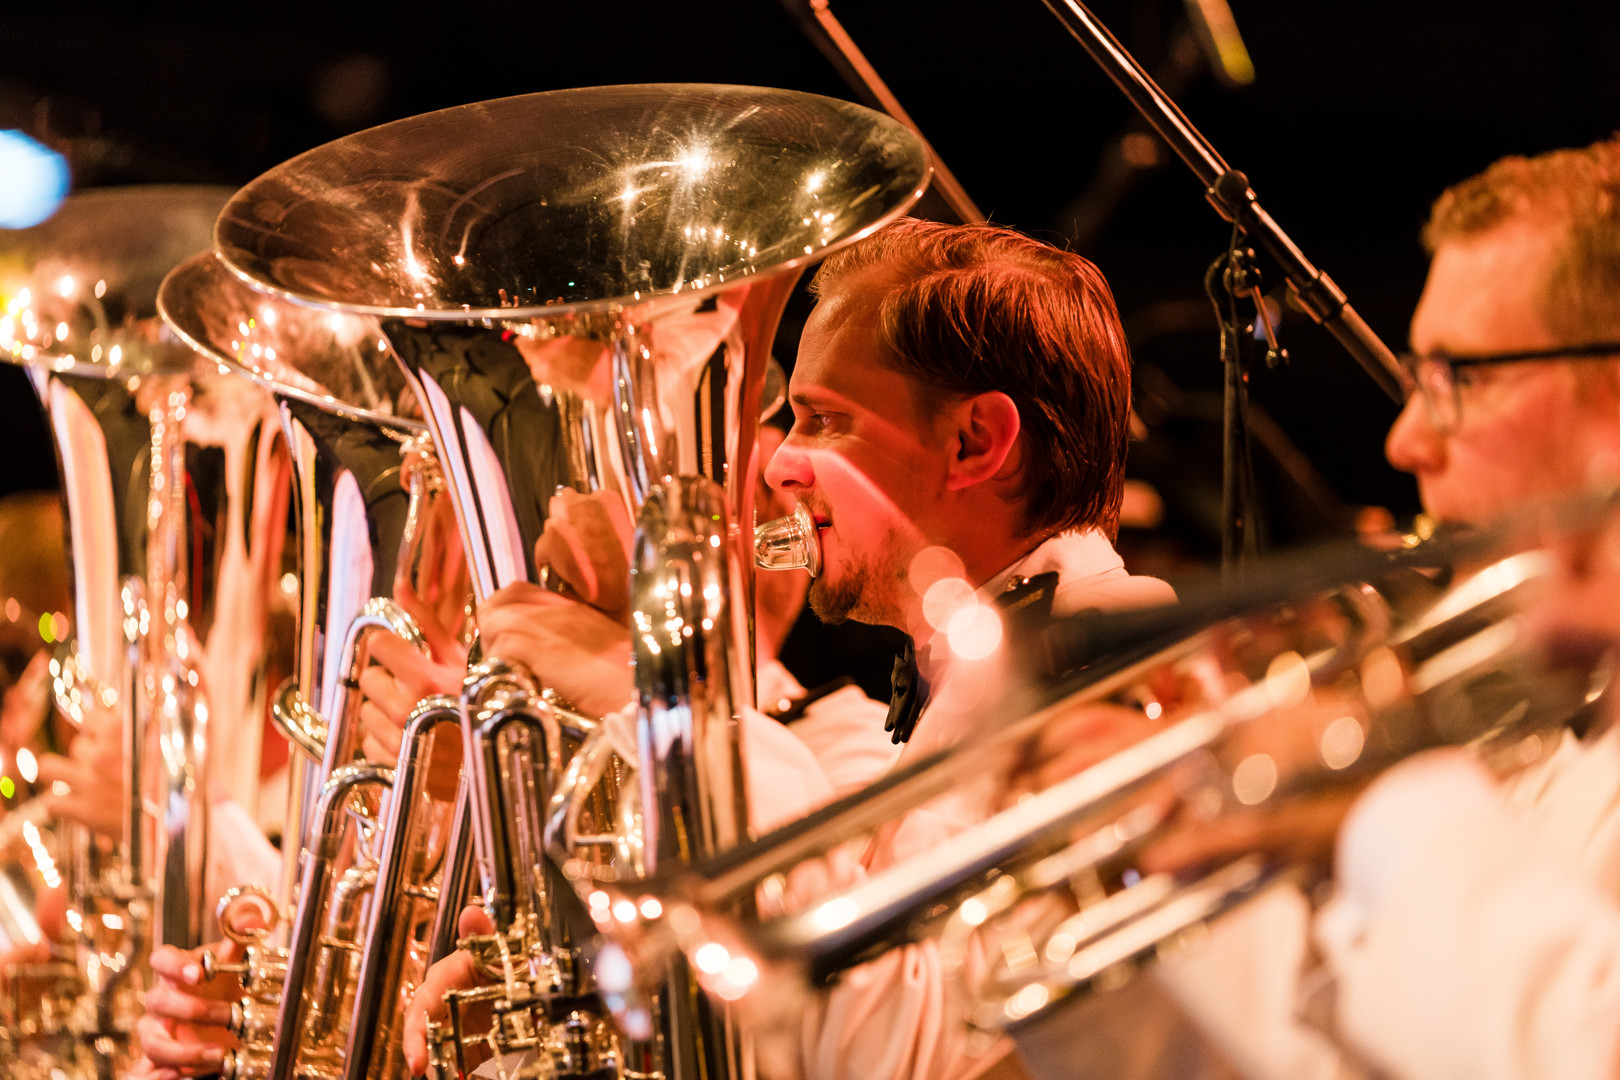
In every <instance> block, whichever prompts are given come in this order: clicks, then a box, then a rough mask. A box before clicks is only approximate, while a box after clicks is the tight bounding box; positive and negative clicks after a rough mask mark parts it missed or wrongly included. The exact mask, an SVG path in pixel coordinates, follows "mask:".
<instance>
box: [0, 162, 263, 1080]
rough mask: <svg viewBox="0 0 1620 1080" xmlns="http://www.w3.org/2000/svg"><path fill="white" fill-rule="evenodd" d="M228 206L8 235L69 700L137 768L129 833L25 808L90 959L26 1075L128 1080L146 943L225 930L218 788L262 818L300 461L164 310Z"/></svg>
mask: <svg viewBox="0 0 1620 1080" xmlns="http://www.w3.org/2000/svg"><path fill="white" fill-rule="evenodd" d="M225 196H226V192H224V191H222V190H217V189H211V188H148V189H140V188H136V189H123V190H119V191H115V192H95V193H90V194H84V195H78V196H75V197H73V198H72V199H70V200H68V202H67V203H66V204H64V206H63V207H62V209H61V210H60V211H59V212H58V213H57V214H56V216H55V217H53V218H51V219H50V220H49V221H47V222H46V223H45V224H43V225H41V226H38V227H36V228H34V229H31V230H26V231H24V232H20V233H16V234H11V235H10V236H8V237H7V238H5V239H3V240H0V293H3V294H4V297H3V300H0V303H3V304H4V313H3V314H0V350H3V353H4V355H5V356H6V359H8V360H10V361H12V362H14V363H18V364H22V365H25V366H26V367H27V369H28V371H29V373H30V375H31V376H32V379H33V382H34V385H35V387H36V389H37V390H38V392H39V396H40V398H41V400H42V402H43V403H44V405H45V408H46V412H47V414H48V420H49V424H50V427H51V431H52V434H53V436H54V441H55V445H56V451H57V461H58V465H59V472H60V475H61V480H62V495H63V500H64V504H65V510H66V518H67V521H68V528H69V533H70V537H69V538H70V542H71V543H70V546H71V562H72V570H73V573H72V579H73V593H74V620H73V622H74V627H73V630H74V637H73V641H72V642H71V644H69V645H68V646H67V647H66V648H65V649H64V650H63V651H62V652H61V653H60V654H59V655H58V657H57V659H56V661H55V662H54V663H53V665H52V674H53V680H54V687H55V697H56V701H57V704H58V707H59V710H60V712H61V713H62V714H63V715H64V716H65V717H66V718H67V720H68V721H69V722H71V723H73V724H74V725H76V726H80V727H81V728H82V729H83V730H82V731H81V735H80V737H81V738H84V737H89V738H98V737H99V738H105V737H112V738H116V739H118V741H119V745H121V747H122V766H121V770H122V775H120V776H117V777H107V778H106V779H107V781H108V783H109V785H111V787H112V791H113V792H116V794H110V795H109V798H110V799H115V800H116V799H121V800H122V807H121V809H120V811H119V813H118V819H119V822H120V824H118V825H117V826H115V827H111V828H108V829H106V830H104V831H103V833H102V834H100V835H97V834H94V833H91V832H89V831H88V830H85V829H83V828H82V827H79V826H74V825H70V824H67V823H63V824H61V825H60V826H58V827H57V828H56V830H55V831H56V834H57V835H56V839H57V841H58V844H57V848H56V851H55V853H54V855H49V854H47V853H46V851H47V848H48V847H49V845H48V844H47V843H46V841H45V840H43V839H41V836H42V831H41V830H40V829H39V828H38V826H37V825H35V824H34V823H33V822H31V821H27V820H25V816H26V815H28V814H29V811H28V810H24V811H22V812H20V813H19V820H22V821H23V824H22V826H21V829H22V832H23V834H24V836H25V838H26V839H27V841H28V843H29V845H30V847H31V848H33V849H34V853H35V857H36V861H37V862H38V864H39V865H40V866H41V867H42V868H43V867H45V866H46V865H47V863H54V865H55V866H56V867H58V868H59V869H60V876H62V877H63V878H65V879H66V887H67V890H68V895H69V907H68V911H67V923H68V926H69V927H70V928H71V930H72V932H73V934H72V949H73V958H72V960H71V962H69V963H66V964H64V963H60V962H58V963H55V964H53V965H51V967H52V968H54V969H55V971H56V972H57V975H56V976H55V977H51V978H47V979H45V980H43V981H44V983H45V985H46V986H47V987H48V990H47V992H45V993H43V994H41V995H40V996H39V997H37V998H36V999H35V1000H33V1001H31V1002H29V1003H28V1006H27V1008H26V1009H23V1010H19V1009H18V1008H17V1007H16V1006H17V1004H18V1002H19V1001H20V995H18V996H14V997H13V998H12V1005H13V1008H12V1009H11V1012H12V1014H13V1015H10V1016H7V1017H6V1018H5V1022H4V1024H3V1025H0V1027H3V1029H4V1032H5V1038H4V1039H0V1056H3V1057H9V1058H10V1062H9V1064H10V1068H11V1069H12V1070H16V1071H14V1072H11V1075H18V1074H24V1075H29V1074H30V1073H29V1070H34V1071H40V1070H43V1071H41V1072H40V1075H59V1073H56V1072H53V1071H52V1070H55V1069H61V1070H62V1071H64V1072H67V1073H69V1074H70V1075H72V1076H75V1077H77V1076H91V1075H94V1076H98V1077H112V1076H114V1075H118V1074H121V1073H122V1071H123V1069H124V1068H125V1066H126V1064H127V1063H128V1061H129V1060H130V1058H131V1056H132V1050H131V1040H130V1035H131V1031H132V1027H133V1022H134V1019H135V1017H136V1015H137V1014H138V1012H139V1009H140V996H141V993H142V991H143V989H144V986H145V980H146V975H145V958H146V956H147V953H148V951H149V950H150V948H151V947H152V946H153V945H155V944H171V945H177V946H181V947H189V946H192V945H195V944H197V943H199V942H200V941H201V940H203V938H204V936H205V934H206V933H207V932H208V930H209V924H210V920H211V915H210V910H209V904H208V903H207V898H206V891H207V885H206V884H205V879H206V870H207V867H208V865H209V855H208V847H209V828H208V822H209V813H208V810H209V805H210V801H211V799H213V798H214V793H216V792H229V793H232V794H234V795H236V796H237V798H238V800H239V801H240V802H241V803H243V805H244V809H246V810H248V811H249V812H250V813H251V812H252V811H253V810H254V809H255V806H254V800H255V797H256V794H257V791H258V777H259V765H260V747H261V734H262V717H263V714H264V711H265V703H266V698H267V694H266V691H265V685H266V679H267V677H268V674H269V673H268V671H267V665H266V659H265V657H266V655H267V653H269V652H271V651H273V650H272V649H271V648H270V646H271V644H272V640H273V638H274V627H273V623H272V615H273V614H275V612H274V605H275V603H276V598H277V597H278V596H279V595H280V590H279V589H278V588H277V584H278V583H279V580H280V577H281V569H282V568H281V558H282V538H283V536H284V532H285V530H284V523H285V520H286V506H287V501H286V500H287V461H286V457H285V454H284V453H283V452H282V451H281V450H280V448H279V439H278V438H277V437H276V435H275V421H274V414H273V410H272V408H271V405H270V400H269V397H268V396H267V395H265V394H264V393H263V392H262V391H260V390H259V389H257V388H256V387H253V386H252V385H251V384H247V383H244V382H242V381H240V380H235V379H226V378H222V377H221V376H220V374H219V373H218V371H217V370H216V369H215V368H214V367H213V366H211V365H204V364H201V363H199V361H198V358H197V357H196V355H195V354H194V353H192V351H191V350H190V349H188V348H186V347H185V345H184V344H182V343H180V342H178V341H176V340H175V339H174V338H173V336H172V335H170V334H167V333H166V332H165V331H164V329H163V326H162V323H161V322H160V321H159V319H158V318H157V315H156V312H155V309H154V301H155V298H156V295H157V289H158V283H159V282H160V281H161V279H162V277H163V275H164V274H165V273H167V272H168V270H169V269H170V268H171V267H172V266H174V265H175V263H177V262H178V261H179V260H180V258H181V257H183V255H184V254H185V253H186V252H188V251H190V250H192V249H194V248H195V247H196V246H197V245H198V244H200V243H201V242H203V240H204V239H205V238H206V236H207V229H208V225H209V223H210V222H211V221H212V219H213V218H214V216H215V214H216V213H217V212H218V208H219V207H220V206H221V205H222V204H223V202H224V200H225ZM10 974H11V976H12V979H13V984H14V985H23V984H28V983H31V984H33V985H35V986H38V985H39V984H40V981H41V980H40V979H39V978H38V976H39V975H40V973H39V972H37V971H31V970H28V969H27V968H23V969H20V970H15V971H13V972H11V973H10ZM19 1013H20V1014H19Z"/></svg>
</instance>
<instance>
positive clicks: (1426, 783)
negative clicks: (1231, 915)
mask: <svg viewBox="0 0 1620 1080" xmlns="http://www.w3.org/2000/svg"><path fill="white" fill-rule="evenodd" d="M1424 241H1425V244H1426V245H1427V246H1428V248H1429V250H1430V251H1431V252H1432V254H1433V256H1434V258H1433V263H1432V264H1431V266H1430V270H1429V279H1428V283H1427V285H1426V286H1425V288H1424V291H1423V296H1422V299H1421V300H1420V301H1419V302H1418V307H1417V312H1416V314H1415V315H1414V317H1413V320H1412V346H1413V348H1414V350H1415V352H1416V357H1415V358H1409V359H1408V361H1407V366H1408V372H1409V373H1410V374H1411V375H1412V376H1413V382H1414V392H1413V393H1412V395H1411V396H1410V398H1409V399H1408V401H1407V403H1406V407H1405V409H1404V410H1402V412H1401V415H1400V418H1399V419H1398V420H1396V422H1395V426H1394V427H1393V428H1391V429H1390V433H1389V438H1388V441H1387V443H1386V451H1387V453H1388V455H1389V460H1390V462H1391V463H1392V464H1394V465H1395V466H1397V467H1398V468H1401V469H1405V470H1406V471H1408V472H1411V473H1412V474H1414V475H1415V476H1416V477H1417V479H1418V484H1419V488H1420V490H1421V492H1422V496H1423V505H1424V508H1425V509H1426V510H1427V511H1428V512H1429V513H1430V514H1432V515H1434V516H1436V517H1438V518H1440V519H1441V520H1444V521H1456V522H1477V521H1481V520H1483V519H1485V518H1488V517H1493V516H1497V515H1501V514H1503V513H1505V512H1510V511H1512V510H1514V509H1516V508H1519V507H1523V506H1525V505H1526V504H1530V503H1533V502H1535V501H1536V500H1538V499H1542V498H1545V497H1547V496H1551V495H1556V494H1559V493H1563V492H1566V491H1574V490H1578V489H1580V488H1582V487H1584V486H1588V485H1590V484H1592V483H1593V482H1594V481H1595V480H1605V479H1612V478H1613V477H1614V476H1615V474H1616V472H1617V469H1616V466H1617V463H1620V137H1616V138H1611V139H1608V140H1606V141H1604V142H1600V143H1596V144H1594V145H1592V146H1590V147H1587V148H1585V149H1581V150H1560V151H1555V152H1553V153H1548V154H1543V155H1541V156H1539V157H1535V158H1528V159H1527V158H1519V157H1512V158H1505V159H1503V160H1502V161H1499V162H1497V163H1496V164H1494V165H1492V166H1491V167H1490V168H1489V169H1487V170H1486V171H1485V172H1483V173H1481V174H1480V175H1478V176H1476V177H1473V178H1471V179H1469V180H1466V181H1464V182H1463V183H1461V184H1459V185H1457V186H1456V187H1454V188H1452V189H1450V190H1449V191H1447V192H1446V193H1445V194H1444V195H1442V196H1441V197H1440V199H1439V201H1438V202H1436V204H1435V207H1434V212H1433V215H1432V216H1431V219H1430V222H1429V224H1428V227H1427V228H1426V229H1425V230H1424ZM1605 532H1607V533H1608V534H1609V535H1607V536H1606V537H1601V538H1598V539H1596V540H1593V539H1591V538H1586V539H1583V540H1582V541H1580V542H1579V544H1580V548H1581V550H1580V551H1579V552H1575V551H1574V550H1573V547H1574V546H1575V542H1571V550H1566V551H1564V552H1561V556H1562V558H1561V569H1560V578H1561V580H1560V581H1559V583H1558V585H1557V587H1556V589H1555V590H1554V596H1553V598H1552V599H1551V600H1550V601H1549V602H1548V604H1547V605H1546V606H1545V607H1544V609H1543V610H1542V611H1541V612H1540V613H1538V617H1539V619H1540V620H1541V621H1542V624H1543V625H1544V626H1545V627H1546V629H1547V631H1548V634H1549V637H1550V638H1552V639H1553V640H1554V641H1555V642H1556V641H1559V640H1561V639H1563V640H1567V639H1568V638H1569V637H1570V636H1571V635H1581V636H1584V637H1590V636H1591V635H1592V634H1593V632H1594V631H1595V632H1597V633H1599V634H1602V635H1604V636H1606V637H1608V638H1609V639H1610V640H1611V641H1612V640H1613V639H1614V638H1616V637H1620V603H1615V601H1620V555H1617V554H1616V552H1617V551H1620V549H1617V548H1616V545H1615V540H1616V537H1620V529H1616V527H1615V526H1612V525H1611V526H1610V527H1609V528H1608V529H1607V530H1605ZM1608 719H1609V718H1608V717H1606V716H1605V717H1601V718H1599V720H1598V721H1597V722H1596V723H1597V730H1598V731H1599V732H1600V733H1599V734H1595V735H1592V736H1589V737H1588V738H1587V739H1585V740H1584V741H1577V740H1576V739H1575V738H1574V737H1573V736H1568V735H1566V737H1565V743H1564V744H1563V745H1562V746H1561V747H1559V748H1558V750H1557V751H1556V752H1555V753H1553V754H1551V755H1550V756H1549V757H1548V758H1546V759H1544V760H1543V761H1540V762H1537V763H1536V764H1535V765H1534V766H1532V767H1531V768H1530V769H1528V770H1526V771H1525V772H1524V773H1521V774H1520V775H1519V776H1517V777H1515V778H1514V779H1513V780H1510V781H1509V782H1507V783H1506V784H1501V785H1498V784H1495V783H1493V782H1492V781H1491V779H1490V778H1489V776H1488V775H1487V774H1486V773H1485V771H1484V770H1483V769H1482V768H1481V767H1480V766H1479V765H1478V764H1477V763H1476V762H1475V761H1474V760H1473V759H1472V758H1469V757H1467V756H1464V755H1462V754H1446V755H1435V756H1432V757H1430V758H1429V759H1426V760H1415V761H1413V762H1410V763H1408V764H1407V765H1406V766H1404V767H1402V768H1400V769H1396V770H1393V771H1392V772H1391V773H1390V774H1389V775H1387V776H1386V777H1384V778H1383V779H1382V780H1381V781H1380V782H1379V783H1378V784H1376V785H1375V786H1374V787H1373V788H1372V789H1370V790H1369V791H1368V793H1367V794H1366V795H1365V796H1364V797H1363V798H1362V799H1361V800H1360V801H1359V802H1358V804H1357V805H1356V806H1355V808H1354V809H1352V811H1351V813H1350V815H1349V816H1348V818H1347V819H1346V822H1345V825H1344V827H1343V828H1342V829H1341V830H1340V834H1339V842H1338V845H1339V846H1338V865H1339V878H1340V890H1341V899H1340V900H1339V901H1337V902H1336V903H1335V905H1334V906H1333V907H1331V908H1329V909H1328V911H1327V912H1326V913H1325V914H1324V916H1323V918H1322V919H1320V920H1319V921H1318V938H1319V940H1320V941H1321V943H1322V944H1323V946H1324V947H1325V949H1326V951H1327V953H1328V954H1329V955H1330V957H1331V958H1332V961H1333V966H1334V967H1335V969H1336V970H1337V973H1338V983H1339V1000H1338V1010H1337V1013H1338V1020H1339V1024H1340V1028H1341V1034H1343V1035H1344V1036H1346V1037H1347V1039H1348V1040H1349V1041H1350V1042H1351V1043H1352V1044H1353V1045H1355V1046H1357V1047H1358V1048H1360V1049H1361V1050H1362V1051H1363V1052H1364V1053H1366V1054H1367V1055H1368V1056H1369V1057H1370V1058H1371V1059H1373V1060H1374V1061H1375V1062H1377V1063H1378V1064H1379V1065H1380V1066H1382V1067H1383V1068H1385V1069H1387V1070H1389V1071H1390V1072H1391V1073H1393V1074H1395V1075H1399V1076H1402V1077H1410V1078H1413V1080H1427V1078H1428V1077H1452V1076H1471V1077H1481V1078H1486V1077H1491V1078H1501V1080H1509V1078H1514V1080H1517V1078H1521V1077H1523V1078H1531V1077H1544V1076H1545V1077H1552V1076H1556V1077H1561V1078H1576V1077H1581V1078H1585V1077H1592V1078H1597V1077H1613V1076H1615V1075H1617V1073H1620V966H1617V961H1620V729H1616V728H1612V727H1611V728H1610V729H1609V730H1608V731H1607V733H1601V732H1602V727H1603V724H1604V723H1605V721H1606V720H1608Z"/></svg>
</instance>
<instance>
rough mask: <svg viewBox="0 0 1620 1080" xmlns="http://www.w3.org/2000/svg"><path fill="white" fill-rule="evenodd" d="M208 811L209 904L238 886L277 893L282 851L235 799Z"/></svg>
mask: <svg viewBox="0 0 1620 1080" xmlns="http://www.w3.org/2000/svg"><path fill="white" fill-rule="evenodd" d="M295 752H296V751H295ZM208 812H209V818H208V830H209V837H208V866H207V870H206V872H205V874H204V881H203V885H204V888H205V890H206V892H207V895H208V902H209V903H210V904H216V903H218V902H219V898H220V897H222V896H224V895H225V891H226V890H227V889H230V888H233V887H235V886H237V885H263V886H265V887H266V888H269V889H271V890H272V891H274V889H275V887H276V884H277V883H278V882H279V881H280V878H281V852H279V851H277V850H276V849H275V846H274V845H272V844H271V843H270V841H269V840H267V839H265V835H264V833H263V832H262V831H260V829H259V825H258V822H256V821H254V820H253V815H252V814H249V813H248V812H247V811H246V810H244V809H243V808H242V804H241V803H238V802H236V801H235V800H233V799H220V800H218V801H216V802H214V803H213V804H212V805H210V806H209V808H208ZM212 917H213V912H212V911H210V912H209V918H210V919H212Z"/></svg>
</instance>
